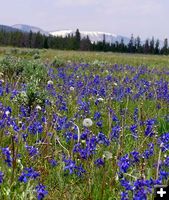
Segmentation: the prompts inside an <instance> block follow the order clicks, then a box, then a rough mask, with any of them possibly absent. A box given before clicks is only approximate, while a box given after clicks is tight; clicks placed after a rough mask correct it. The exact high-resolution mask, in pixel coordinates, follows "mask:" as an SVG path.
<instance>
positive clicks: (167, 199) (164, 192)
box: [154, 185, 169, 200]
mask: <svg viewBox="0 0 169 200" xmlns="http://www.w3.org/2000/svg"><path fill="white" fill-rule="evenodd" d="M154 196H155V198H154V200H169V186H166V185H155V186H154Z"/></svg>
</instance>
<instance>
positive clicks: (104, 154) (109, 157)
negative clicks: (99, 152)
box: [103, 151, 113, 160]
mask: <svg viewBox="0 0 169 200" xmlns="http://www.w3.org/2000/svg"><path fill="white" fill-rule="evenodd" d="M103 158H106V159H107V160H109V159H112V158H113V156H112V153H111V152H109V151H104V152H103Z"/></svg>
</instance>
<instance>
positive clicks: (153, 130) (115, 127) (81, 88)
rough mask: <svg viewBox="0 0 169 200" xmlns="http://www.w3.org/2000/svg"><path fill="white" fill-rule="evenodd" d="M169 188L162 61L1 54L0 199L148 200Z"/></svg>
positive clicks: (167, 70)
mask: <svg viewBox="0 0 169 200" xmlns="http://www.w3.org/2000/svg"><path fill="white" fill-rule="evenodd" d="M168 183H169V57H168V56H154V55H138V54H135V55H134V54H118V53H98V52H75V51H56V50H44V49H42V50H37V49H19V48H5V47H4V48H3V47H1V48H0V199H4V200H34V199H38V200H41V199H46V200H60V199H63V200H120V199H121V200H132V199H133V200H152V199H153V197H154V185H157V184H163V185H167V184H168Z"/></svg>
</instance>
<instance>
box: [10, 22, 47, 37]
mask: <svg viewBox="0 0 169 200" xmlns="http://www.w3.org/2000/svg"><path fill="white" fill-rule="evenodd" d="M12 28H16V29H19V30H21V31H23V32H30V31H32V32H33V33H38V32H40V33H41V34H42V35H46V36H48V35H49V32H47V31H44V30H42V29H41V28H39V27H35V26H30V25H26V24H15V25H13V26H12Z"/></svg>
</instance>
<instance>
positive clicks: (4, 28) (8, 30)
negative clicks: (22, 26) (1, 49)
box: [0, 25, 18, 32]
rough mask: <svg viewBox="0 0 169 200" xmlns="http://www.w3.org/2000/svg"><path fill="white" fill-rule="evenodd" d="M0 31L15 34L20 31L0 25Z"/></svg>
mask: <svg viewBox="0 0 169 200" xmlns="http://www.w3.org/2000/svg"><path fill="white" fill-rule="evenodd" d="M0 30H4V31H6V32H15V31H18V29H16V28H13V27H11V26H6V25H0Z"/></svg>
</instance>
